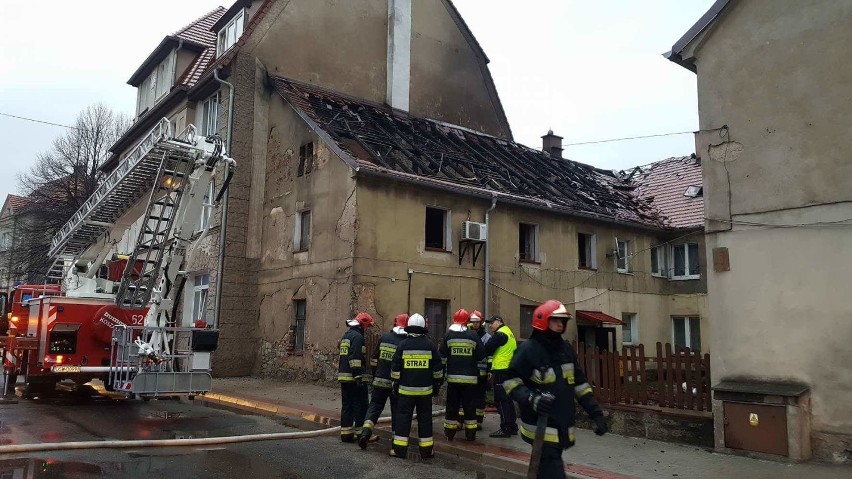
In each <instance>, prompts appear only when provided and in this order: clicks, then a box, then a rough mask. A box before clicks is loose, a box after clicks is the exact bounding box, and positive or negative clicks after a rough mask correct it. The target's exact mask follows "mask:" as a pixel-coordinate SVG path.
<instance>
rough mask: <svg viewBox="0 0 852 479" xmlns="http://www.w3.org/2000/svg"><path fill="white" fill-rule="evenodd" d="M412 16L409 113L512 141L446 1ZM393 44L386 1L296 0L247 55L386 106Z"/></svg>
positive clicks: (278, 10)
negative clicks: (389, 39)
mask: <svg viewBox="0 0 852 479" xmlns="http://www.w3.org/2000/svg"><path fill="white" fill-rule="evenodd" d="M255 3H259V2H255ZM412 17H413V20H412V41H411V85H410V91H411V96H410V98H411V103H410V111H411V113H413V114H415V115H417V116H423V117H431V118H436V119H441V120H444V121H448V122H451V123H456V124H460V125H463V126H467V127H469V128H474V129H478V130H482V131H485V132H487V133H490V134H493V135H497V136H501V137H506V136H508V134H509V126H508V123H507V121H506V119H505V117H504V116H503V115H502V110H501V108H500V106H499V104H498V102H499V100H498V99H497V98H496V96H492V93H491V90H489V88H493V85H492V84H491V83H489V82H490V80H487V79H486V76H487V67H485V66H484V63H481V62H480V61H479V60H478V59H477V57H476V55H475V54H474V50H473V46H471V45H470V44H469V43H468V42H467V40H466V39H465V38H464V37H463V36H462V34H461V33H460V31H459V27H458V26H457V25H456V24H455V22H453V20H452V18H451V16H450V14H449V12H448V10H447V8H446V6H445V4H444V2H443V1H442V0H417V1H415V2H413V7H412ZM387 41H388V0H359V1H357V2H341V1H316V0H290V1H278V2H276V3H275V4H274V5H273V6H272V7H271V8H270V10H269V12H268V13H267V14H266V16H265V18H264V19H263V21H262V22H261V23H260V25H259V26H258V29H257V30H256V32H255V34H254V35H253V36H252V38H251V39H250V41H249V42H248V43H247V44H246V46H245V48H244V49H243V51H244V52H247V53H250V54H252V55H255V56H256V57H257V58H258V59H259V60H260V61H261V62H262V63H263V64H264V65H265V66H266V67H267V68H268V70H269V72H270V74H273V75H281V76H285V77H288V78H292V79H295V80H299V81H303V82H308V83H315V84H317V85H319V86H322V87H325V88H329V89H332V90H335V91H338V92H341V93H345V94H348V95H352V96H356V97H359V98H364V99H367V100H369V101H372V102H376V103H385V99H386V97H387Z"/></svg>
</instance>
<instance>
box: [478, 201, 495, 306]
mask: <svg viewBox="0 0 852 479" xmlns="http://www.w3.org/2000/svg"><path fill="white" fill-rule="evenodd" d="M496 207H497V195H494V196H493V197H491V208H488V210H487V211H486V212H485V234H486V236H485V317H484V318H482V319H483V320H486V319H488V318H490V317H491V316H490V311H489V310H490V309H491V308H490V307H489V298H491V227H490V226H489V219H490V216H491V212H492V211H494V208H496Z"/></svg>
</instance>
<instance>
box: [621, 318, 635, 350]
mask: <svg viewBox="0 0 852 479" xmlns="http://www.w3.org/2000/svg"><path fill="white" fill-rule="evenodd" d="M621 320H622V321H624V325H623V326H622V327H621V342H622V343H623V344H627V345H632V344H639V323H638V322H637V320H636V313H621Z"/></svg>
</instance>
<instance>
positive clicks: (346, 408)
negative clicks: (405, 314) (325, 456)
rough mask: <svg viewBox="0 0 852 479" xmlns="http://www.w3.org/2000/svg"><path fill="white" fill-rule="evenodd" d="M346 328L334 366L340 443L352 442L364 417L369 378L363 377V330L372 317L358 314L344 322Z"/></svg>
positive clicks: (367, 398)
mask: <svg viewBox="0 0 852 479" xmlns="http://www.w3.org/2000/svg"><path fill="white" fill-rule="evenodd" d="M346 325H347V326H349V330H348V331H346V333H345V334H344V335H343V338H342V339H341V340H340V362H339V363H338V367H337V381H338V382H340V395H341V401H340V405H341V406H340V440H341V441H343V442H355V435H356V432H357V433H358V434H360V432H361V431H360V429H361V424H363V423H364V416H366V415H367V401H368V400H369V397H368V392H367V384H369V377H368V376H367V375H366V374H365V373H366V371H365V366H366V364H365V363H364V361H366V359H365V357H364V356H365V353H366V352H367V347H366V344H365V343H364V331H366V330H367V328H369V327H370V326H372V325H373V317H372V316H370V315H369V314H368V313H358V315H357V316H355V318H353V319H350V320H347V321H346ZM356 427H357V428H358V430H357V431H356V430H355V428H356Z"/></svg>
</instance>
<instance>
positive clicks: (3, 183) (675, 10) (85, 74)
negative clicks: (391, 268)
mask: <svg viewBox="0 0 852 479" xmlns="http://www.w3.org/2000/svg"><path fill="white" fill-rule="evenodd" d="M350 1H357V0H350ZM415 1H417V0H415ZM219 3H220V2H217V1H216V0H180V1H174V0H146V1H144V2H129V1H126V0H120V1H116V0H109V1H107V0H72V1H69V0H44V1H41V2H28V1H27V2H11V1H4V2H3V14H2V16H0V32H2V33H0V112H2V113H8V114H13V115H19V116H24V117H30V118H36V119H39V120H45V121H49V122H54V123H61V124H71V123H73V121H74V118H75V116H76V114H77V112H79V111H80V110H82V109H83V108H85V107H86V106H87V105H90V104H92V103H96V102H103V103H106V104H107V105H109V106H110V107H112V108H113V109H115V110H119V111H123V112H126V113H128V114H130V113H132V112H133V110H134V106H135V101H136V93H135V89H134V88H132V87H130V86H129V85H127V84H126V82H127V79H128V78H129V77H130V75H131V74H132V73H133V71H134V70H135V69H136V68H137V67H138V66H139V64H140V63H141V62H142V60H144V59H145V57H147V56H148V54H149V53H150V52H151V51H152V50H153V49H154V47H156V46H157V44H158V43H159V42H160V40H162V38H163V37H164V36H165V35H167V34H169V33H172V32H174V31H175V30H178V29H179V28H180V27H182V26H183V25H185V24H187V23H189V22H190V21H192V20H193V19H195V18H196V17H198V16H201V15H202V14H204V13H206V12H207V11H210V10H212V9H213V8H215V7H216V6H217V5H219ZM455 4H456V6H457V7H458V8H459V10H460V11H461V13H462V15H463V16H464V18H465V20H466V21H467V22H468V24H469V25H470V28H471V29H472V30H473V33H474V35H476V37H477V39H478V40H479V42H480V43H481V44H482V47H483V48H484V49H485V52H486V54H487V55H488V56H489V58H490V59H491V64H490V68H491V72H492V75H493V76H494V81H495V82H496V83H497V88H498V91H499V94H500V98H501V100H502V101H503V106H504V108H505V110H506V114H507V115H508V117H509V122H510V124H511V126H512V130H513V132H514V135H515V140H516V141H518V142H520V143H523V144H526V145H529V146H532V147H539V146H540V145H541V140H540V138H539V137H540V136H541V135H543V134H545V133H546V132H547V130H548V129H549V128H552V129H553V130H554V132H555V133H557V134H559V135H561V136H564V137H565V140H564V141H565V142H566V143H575V142H582V141H589V140H599V139H608V138H616V137H628V136H637V135H646V134H657V133H668V132H674V131H688V130H692V129H695V128H697V124H698V115H697V108H696V96H695V75H693V74H692V73H691V72H688V71H687V70H685V69H683V68H680V67H678V66H676V65H675V64H673V63H671V62H669V61H667V60H665V59H664V58H663V57H662V56H661V54H662V53H663V52H665V51H667V50H668V49H669V48H670V47H671V45H672V44H673V43H674V41H675V40H677V39H678V38H679V37H680V36H681V35H682V34H683V33H684V32H685V31H686V30H687V29H688V28H689V27H690V26H691V25H692V24H693V23H694V22H695V21H696V20H697V19H698V17H700V16H701V14H703V13H704V12H705V11H706V10H707V9H708V8H709V6H710V5H711V4H712V0H642V1H636V0H605V1H600V2H588V1H584V0H524V1H521V0H455ZM225 6H226V7H227V6H230V3H227V4H226V5H225ZM36 19H37V20H36ZM61 133H62V129H61V128H58V127H54V126H48V125H43V124H38V123H32V122H27V121H22V120H17V119H12V118H8V117H4V116H0V164H2V167H3V168H2V174H0V194H2V195H3V198H5V194H7V193H15V192H16V190H17V187H16V182H15V174H16V173H18V172H20V171H24V170H26V168H27V167H28V166H29V165H31V164H32V163H33V161H34V159H35V157H36V155H37V154H38V153H39V152H41V151H45V150H47V149H48V148H49V147H50V143H51V141H52V140H53V138H54V137H55V136H57V135H58V134H61ZM693 150H694V144H693V139H692V136H691V135H680V136H670V137H664V138H653V139H644V140H635V141H623V142H613V143H604V144H597V145H587V146H575V147H566V150H565V155H566V156H567V157H569V158H571V159H574V160H577V161H582V162H584V163H589V164H592V165H595V166H598V167H601V168H608V169H622V168H627V167H630V166H635V165H640V164H646V163H649V162H652V161H656V160H660V159H663V158H667V157H670V156H679V155H688V154H690V153H692V152H693Z"/></svg>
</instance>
